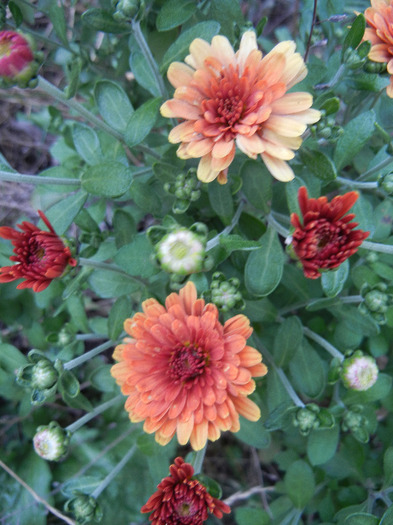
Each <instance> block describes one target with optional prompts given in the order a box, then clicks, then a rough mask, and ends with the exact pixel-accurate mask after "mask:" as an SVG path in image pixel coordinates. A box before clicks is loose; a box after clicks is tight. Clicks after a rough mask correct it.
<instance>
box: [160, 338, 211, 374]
mask: <svg viewBox="0 0 393 525" xmlns="http://www.w3.org/2000/svg"><path fill="white" fill-rule="evenodd" d="M205 363H206V358H205V355H204V352H203V350H202V349H201V348H198V346H197V345H194V344H190V343H186V344H184V345H181V346H179V347H178V348H175V350H174V352H173V353H172V355H171V358H170V360H169V366H170V373H171V376H172V377H173V379H175V380H176V379H177V380H180V381H188V380H189V379H194V377H197V376H199V375H201V374H202V373H203V371H204V369H205Z"/></svg>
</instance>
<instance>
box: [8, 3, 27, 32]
mask: <svg viewBox="0 0 393 525" xmlns="http://www.w3.org/2000/svg"><path fill="white" fill-rule="evenodd" d="M8 7H9V10H10V12H11V15H12V18H13V19H14V20H15V25H16V27H19V26H20V25H21V23H22V22H23V13H22V11H21V9H20V7H19V6H18V5H16V3H15V2H12V1H11V2H9V4H8ZM4 8H5V5H4Z"/></svg>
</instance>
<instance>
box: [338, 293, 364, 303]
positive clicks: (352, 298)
mask: <svg viewBox="0 0 393 525" xmlns="http://www.w3.org/2000/svg"><path fill="white" fill-rule="evenodd" d="M340 300H341V302H342V303H345V304H352V303H361V302H362V301H363V297H362V296H361V295H347V296H346V297H340Z"/></svg>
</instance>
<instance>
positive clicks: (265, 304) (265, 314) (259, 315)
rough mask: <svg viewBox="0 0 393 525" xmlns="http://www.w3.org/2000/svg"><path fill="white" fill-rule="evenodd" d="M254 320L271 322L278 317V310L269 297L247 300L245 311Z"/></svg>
mask: <svg viewBox="0 0 393 525" xmlns="http://www.w3.org/2000/svg"><path fill="white" fill-rule="evenodd" d="M243 313H244V315H245V316H247V317H248V318H249V319H250V321H252V322H262V321H265V322H269V323H271V322H272V321H274V320H275V319H276V317H277V310H276V309H275V307H274V306H273V304H272V303H271V302H270V301H269V299H266V298H265V299H259V300H258V301H249V300H247V301H246V307H245V309H244V311H243Z"/></svg>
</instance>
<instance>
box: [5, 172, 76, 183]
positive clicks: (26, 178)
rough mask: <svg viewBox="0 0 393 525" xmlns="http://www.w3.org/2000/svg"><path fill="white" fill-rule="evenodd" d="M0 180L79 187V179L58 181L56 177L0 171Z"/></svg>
mask: <svg viewBox="0 0 393 525" xmlns="http://www.w3.org/2000/svg"><path fill="white" fill-rule="evenodd" d="M0 180H5V181H8V182H20V183H23V182H24V183H27V184H59V185H63V186H80V183H81V181H80V180H79V179H66V178H64V179H59V178H57V177H43V176H42V175H26V174H24V173H12V172H11V171H3V170H0Z"/></svg>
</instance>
